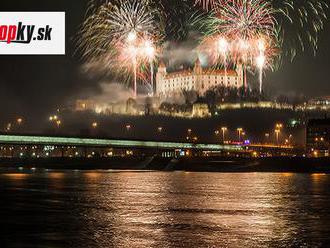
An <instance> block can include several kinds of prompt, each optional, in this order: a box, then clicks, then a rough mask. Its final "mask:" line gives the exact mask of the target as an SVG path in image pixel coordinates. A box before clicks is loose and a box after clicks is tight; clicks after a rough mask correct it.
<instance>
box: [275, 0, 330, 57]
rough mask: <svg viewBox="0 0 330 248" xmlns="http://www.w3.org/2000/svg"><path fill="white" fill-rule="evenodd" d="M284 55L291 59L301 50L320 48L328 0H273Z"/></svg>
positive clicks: (314, 52)
mask: <svg viewBox="0 0 330 248" xmlns="http://www.w3.org/2000/svg"><path fill="white" fill-rule="evenodd" d="M271 2H272V5H273V8H274V9H275V10H276V20H277V22H278V30H279V37H280V41H281V47H282V51H283V54H284V55H287V56H290V58H291V60H292V59H293V58H294V57H295V56H296V54H297V53H298V52H299V51H301V52H304V51H308V50H309V51H311V52H312V53H313V54H314V55H315V54H316V51H317V48H318V36H319V33H320V32H321V31H322V30H323V27H324V22H325V21H326V20H327V16H328V9H329V6H328V4H327V2H328V1H326V0H272V1H271Z"/></svg>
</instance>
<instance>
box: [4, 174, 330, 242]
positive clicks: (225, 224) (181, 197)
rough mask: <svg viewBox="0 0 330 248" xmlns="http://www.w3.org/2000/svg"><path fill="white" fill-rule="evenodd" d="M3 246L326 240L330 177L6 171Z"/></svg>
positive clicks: (329, 235) (329, 232) (329, 238)
mask: <svg viewBox="0 0 330 248" xmlns="http://www.w3.org/2000/svg"><path fill="white" fill-rule="evenodd" d="M0 195H1V201H0V218H1V220H0V224H1V227H2V228H1V229H2V230H1V232H0V237H1V241H0V242H1V243H0V247H31V248H32V247H33V248H37V247H52V248H53V247H54V248H57V247H58V248H60V247H61V248H62V247H79V248H80V247H131V248H133V247H134V248H135V247H321V246H325V245H326V244H329V243H330V175H326V174H293V173H185V172H138V171H126V172H124V171H85V172H83V171H35V172H31V171H21V172H19V171H16V172H2V173H0Z"/></svg>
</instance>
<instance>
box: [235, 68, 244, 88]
mask: <svg viewBox="0 0 330 248" xmlns="http://www.w3.org/2000/svg"><path fill="white" fill-rule="evenodd" d="M236 73H237V77H238V80H237V87H243V86H244V70H243V65H242V64H237V65H236Z"/></svg>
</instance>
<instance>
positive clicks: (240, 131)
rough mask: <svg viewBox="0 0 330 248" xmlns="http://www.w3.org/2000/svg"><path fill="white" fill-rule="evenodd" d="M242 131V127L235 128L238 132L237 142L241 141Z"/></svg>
mask: <svg viewBox="0 0 330 248" xmlns="http://www.w3.org/2000/svg"><path fill="white" fill-rule="evenodd" d="M242 132H243V128H237V133H238V142H241V134H242Z"/></svg>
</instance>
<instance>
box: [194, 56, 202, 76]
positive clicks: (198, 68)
mask: <svg viewBox="0 0 330 248" xmlns="http://www.w3.org/2000/svg"><path fill="white" fill-rule="evenodd" d="M202 72H203V68H202V65H201V61H200V60H199V58H197V60H196V62H195V66H194V73H195V74H197V75H198V74H202Z"/></svg>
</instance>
